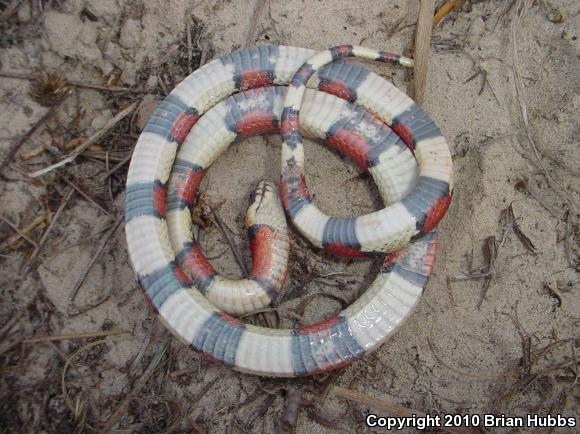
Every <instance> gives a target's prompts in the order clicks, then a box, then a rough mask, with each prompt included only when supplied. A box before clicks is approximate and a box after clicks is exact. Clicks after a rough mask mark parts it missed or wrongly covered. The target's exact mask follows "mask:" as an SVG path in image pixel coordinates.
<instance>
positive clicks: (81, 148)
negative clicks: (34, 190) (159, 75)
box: [29, 102, 139, 178]
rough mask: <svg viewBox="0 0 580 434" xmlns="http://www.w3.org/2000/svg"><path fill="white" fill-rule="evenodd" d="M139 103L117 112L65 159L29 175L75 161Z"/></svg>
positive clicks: (41, 173)
mask: <svg viewBox="0 0 580 434" xmlns="http://www.w3.org/2000/svg"><path fill="white" fill-rule="evenodd" d="M138 104H139V103H138V102H134V103H133V104H131V105H130V106H129V107H127V108H126V109H125V110H122V111H121V112H119V113H117V115H116V116H115V117H114V118H113V119H111V120H110V121H109V122H107V123H106V124H105V126H104V127H103V128H101V129H100V130H99V131H97V132H96V133H94V134H93V135H92V136H90V137H89V138H88V139H87V140H85V142H84V143H83V144H82V145H79V146H78V147H77V148H76V149H75V150H74V151H73V152H71V153H70V154H69V155H68V156H67V157H65V158H64V159H62V160H60V161H59V162H58V163H55V164H53V165H51V166H48V167H46V168H44V169H41V170H38V171H36V172H33V173H31V174H30V175H29V176H31V177H32V178H36V177H38V176H41V175H44V174H45V173H48V172H50V171H52V170H54V169H58V168H59V167H62V166H64V165H65V164H67V163H70V162H72V161H74V160H75V159H76V158H77V157H78V156H79V155H81V154H82V153H83V152H84V151H85V150H86V149H87V148H88V147H89V146H91V145H92V144H93V143H96V142H97V140H99V139H100V138H101V137H102V136H104V135H105V134H106V133H107V132H108V131H109V130H110V129H111V128H113V127H114V126H115V125H117V124H118V123H119V122H120V121H121V120H123V119H124V118H125V117H126V116H127V115H128V114H129V113H131V112H132V111H133V110H135V108H136V107H137V105H138Z"/></svg>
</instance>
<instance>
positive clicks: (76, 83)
mask: <svg viewBox="0 0 580 434" xmlns="http://www.w3.org/2000/svg"><path fill="white" fill-rule="evenodd" d="M0 77H4V78H13V79H16V80H28V81H34V80H36V78H35V77H34V76H33V75H28V74H22V73H19V72H0ZM65 83H66V84H67V85H69V86H73V87H82V88H84V89H92V90H102V91H107V92H127V93H148V92H149V91H148V90H147V89H131V88H129V87H122V86H102V85H99V84H90V83H81V82H80V81H74V80H65Z"/></svg>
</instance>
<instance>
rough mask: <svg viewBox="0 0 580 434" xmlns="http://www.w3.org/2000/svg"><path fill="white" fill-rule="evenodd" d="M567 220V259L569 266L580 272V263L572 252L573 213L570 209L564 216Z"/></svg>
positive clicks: (565, 241)
mask: <svg viewBox="0 0 580 434" xmlns="http://www.w3.org/2000/svg"><path fill="white" fill-rule="evenodd" d="M564 219H565V220H566V230H565V233H564V250H565V251H566V259H567V260H568V264H569V265H570V267H572V268H573V269H574V270H576V271H580V263H579V262H578V260H577V259H576V258H575V257H574V252H573V250H572V232H573V231H572V213H571V212H570V210H569V209H567V210H566V213H565V215H564Z"/></svg>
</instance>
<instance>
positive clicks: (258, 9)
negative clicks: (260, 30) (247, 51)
mask: <svg viewBox="0 0 580 434" xmlns="http://www.w3.org/2000/svg"><path fill="white" fill-rule="evenodd" d="M265 6H266V0H256V4H255V6H254V12H253V13H252V16H251V17H250V28H249V29H248V33H247V34H246V40H245V41H244V46H243V48H248V47H250V46H251V45H253V41H254V37H255V35H256V27H257V25H258V20H259V19H260V15H261V14H262V11H263V10H264V8H265Z"/></svg>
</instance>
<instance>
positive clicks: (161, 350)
mask: <svg viewBox="0 0 580 434" xmlns="http://www.w3.org/2000/svg"><path fill="white" fill-rule="evenodd" d="M170 342H171V337H170V336H167V337H166V338H165V339H163V341H162V342H161V343H160V344H159V346H158V347H157V350H156V351H155V355H154V356H153V358H152V359H151V362H150V363H149V366H147V369H146V370H145V372H143V375H142V376H141V378H139V380H138V381H137V382H136V383H135V385H134V386H133V389H132V390H131V392H129V394H128V395H127V396H126V397H125V399H123V401H121V403H120V404H119V406H118V407H117V409H116V410H115V412H114V413H113V414H112V415H111V417H109V420H108V421H107V423H106V424H105V426H104V428H103V429H102V431H101V432H102V433H103V434H104V433H109V432H111V430H112V429H113V428H114V427H115V425H117V424H118V423H119V421H120V420H121V418H122V417H123V415H124V414H125V412H126V411H127V407H128V405H129V403H130V402H131V401H132V400H133V399H135V398H136V397H137V396H138V395H139V393H140V392H141V390H142V389H143V387H145V384H147V381H149V378H151V375H153V372H155V370H156V369H157V366H158V365H159V362H161V359H162V358H163V355H164V354H165V350H166V349H167V346H168V345H169V343H170Z"/></svg>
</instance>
